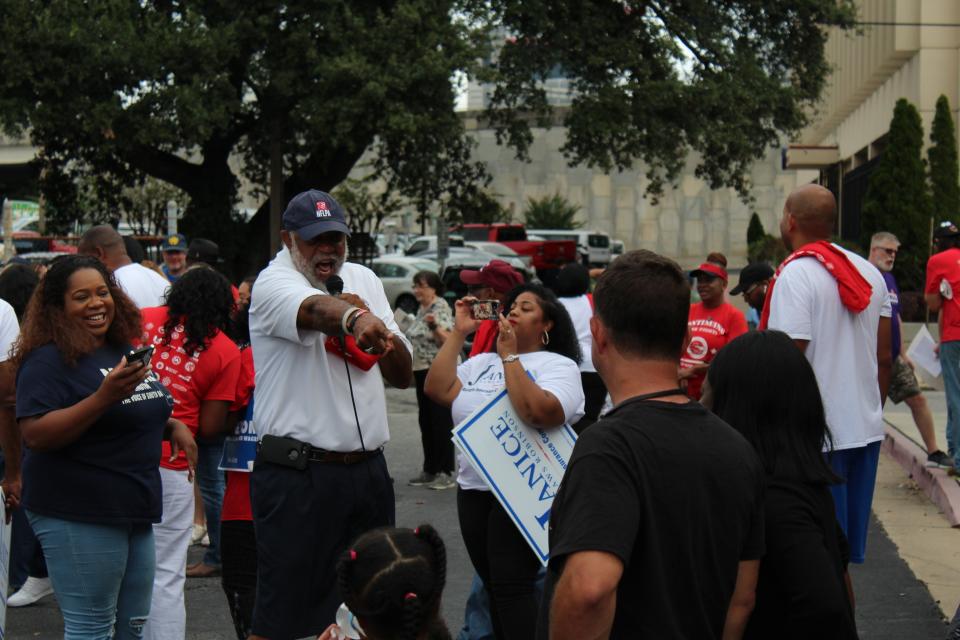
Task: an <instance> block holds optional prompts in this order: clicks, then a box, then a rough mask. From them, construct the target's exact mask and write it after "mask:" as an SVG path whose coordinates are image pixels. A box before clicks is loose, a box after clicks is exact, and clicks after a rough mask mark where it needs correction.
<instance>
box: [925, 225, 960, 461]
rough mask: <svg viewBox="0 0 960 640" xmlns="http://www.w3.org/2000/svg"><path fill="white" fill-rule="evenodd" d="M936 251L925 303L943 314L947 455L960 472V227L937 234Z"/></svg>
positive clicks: (929, 268)
mask: <svg viewBox="0 0 960 640" xmlns="http://www.w3.org/2000/svg"><path fill="white" fill-rule="evenodd" d="M933 237H934V238H935V239H936V243H937V250H938V251H939V253H935V254H933V255H932V256H930V260H928V261H927V283H926V287H924V296H923V299H924V300H925V301H926V303H927V307H928V308H929V309H930V311H939V312H940V366H941V367H942V368H943V386H944V391H945V392H946V396H947V455H949V456H950V457H951V458H953V466H954V468H955V469H960V297H958V296H960V227H957V225H955V224H953V223H952V222H949V221H944V222H941V223H940V226H938V227H937V228H936V229H935V230H934V232H933Z"/></svg>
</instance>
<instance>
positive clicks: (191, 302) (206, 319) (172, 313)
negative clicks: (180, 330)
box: [162, 267, 234, 353]
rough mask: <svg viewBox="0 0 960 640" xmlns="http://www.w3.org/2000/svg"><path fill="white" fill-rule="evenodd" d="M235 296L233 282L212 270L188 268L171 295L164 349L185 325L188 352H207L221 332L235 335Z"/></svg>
mask: <svg viewBox="0 0 960 640" xmlns="http://www.w3.org/2000/svg"><path fill="white" fill-rule="evenodd" d="M233 309H234V301H233V293H232V292H231V291H230V282H229V281H228V280H227V279H226V278H225V277H224V276H222V275H220V274H219V273H217V272H216V271H214V270H213V269H211V268H209V267H194V268H192V269H188V270H187V272H186V273H184V274H183V275H182V276H181V277H180V278H179V279H178V280H177V281H176V282H174V283H173V285H172V286H171V287H170V292H169V293H167V312H168V315H167V321H166V322H165V323H164V325H163V342H162V344H163V345H164V346H169V344H170V337H171V335H172V334H173V332H174V329H175V328H176V327H177V325H180V324H182V325H183V327H184V334H185V335H186V340H185V341H184V343H183V350H184V351H186V352H187V353H193V352H195V351H203V350H204V349H206V348H207V347H209V346H210V340H212V339H213V337H214V336H215V335H217V332H218V331H221V332H223V333H225V334H227V335H232V333H233V326H232V320H231V315H232V314H233Z"/></svg>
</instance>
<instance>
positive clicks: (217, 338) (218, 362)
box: [141, 307, 240, 470]
mask: <svg viewBox="0 0 960 640" xmlns="http://www.w3.org/2000/svg"><path fill="white" fill-rule="evenodd" d="M141 314H143V336H142V341H143V344H145V345H153V348H154V352H153V358H152V359H151V360H150V366H151V368H152V369H153V373H154V375H156V377H157V378H158V379H159V380H160V382H161V383H162V384H163V386H165V387H166V388H167V390H169V391H170V395H172V396H173V400H174V406H173V416H172V417H174V418H176V419H177V420H180V421H181V422H183V423H184V424H185V425H187V427H189V428H190V431H191V432H193V434H194V435H196V434H197V430H198V429H199V428H200V403H202V402H203V401H205V400H225V401H227V402H233V401H234V399H235V398H236V394H237V381H238V379H239V377H240V349H239V348H237V345H236V344H234V343H233V340H231V339H230V338H228V337H227V336H226V335H224V334H223V333H221V332H220V331H217V333H216V334H215V335H214V336H213V338H212V339H211V340H210V344H209V346H208V347H207V348H206V349H204V350H203V351H194V352H193V353H187V352H186V351H184V349H183V344H184V342H185V341H186V334H185V333H184V327H183V325H182V324H181V325H177V326H176V327H174V330H173V332H172V333H171V334H170V344H168V345H164V344H163V337H164V328H163V327H164V324H165V323H166V322H167V307H153V308H149V309H143V310H141ZM169 458H170V442H169V441H167V440H164V442H163V456H162V458H161V459H160V466H161V467H165V468H167V469H176V470H184V469H186V468H187V460H186V456H184V454H183V452H180V456H179V457H178V458H177V459H176V460H175V461H173V462H168V461H167V460H168V459H169Z"/></svg>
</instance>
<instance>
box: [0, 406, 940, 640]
mask: <svg viewBox="0 0 960 640" xmlns="http://www.w3.org/2000/svg"><path fill="white" fill-rule="evenodd" d="M388 398H389V409H390V420H391V422H390V424H391V429H392V435H393V441H392V442H391V443H390V445H389V447H388V449H387V457H388V461H389V465H390V469H391V472H392V474H393V475H394V477H395V478H396V492H397V520H398V524H400V525H402V526H416V525H417V524H420V523H422V522H430V523H432V524H433V525H434V526H435V527H437V529H438V530H439V531H440V532H441V534H442V535H443V537H444V539H445V540H446V541H447V548H448V553H449V562H448V565H449V576H448V579H447V589H446V591H445V593H444V604H443V614H444V617H445V619H446V620H447V622H448V624H449V626H450V628H451V631H453V632H454V633H455V632H456V629H457V628H459V626H460V624H461V623H462V621H463V603H464V602H465V601H466V597H467V593H468V592H469V588H470V580H471V578H472V575H473V571H472V569H471V567H470V561H469V559H468V558H467V554H466V550H465V549H464V547H463V543H462V541H461V539H460V534H459V527H458V525H457V517H456V504H455V492H454V491H453V490H449V491H431V490H429V489H423V488H413V487H408V486H407V485H406V481H407V479H408V478H410V477H413V476H414V475H416V473H417V472H418V471H419V465H420V463H421V453H420V439H419V431H418V429H417V423H416V399H415V396H414V393H413V391H412V390H408V391H397V390H390V391H389V392H388ZM200 554H201V549H200V548H199V547H193V548H191V561H194V560H196V559H199V556H200ZM851 573H852V575H853V580H854V585H855V589H856V592H857V626H858V628H859V630H860V635H861V637H862V638H869V639H871V640H873V639H877V640H888V639H889V640H905V639H906V640H912V639H915V638H916V639H924V640H926V639H937V640H939V639H940V638H943V636H944V634H945V633H946V626H945V624H944V622H943V621H942V620H941V616H940V614H939V610H938V609H937V606H936V603H934V601H933V599H932V598H931V597H930V593H929V592H928V591H927V588H926V587H925V586H924V585H923V584H922V583H921V582H920V581H919V580H917V579H916V577H915V576H914V575H913V574H912V573H911V572H910V569H909V568H908V567H907V565H906V563H905V562H904V561H903V560H902V559H901V558H900V557H899V556H898V554H897V549H896V547H895V546H894V545H893V544H892V543H891V542H890V540H889V538H887V536H886V535H885V534H884V532H883V530H882V528H880V526H879V524H878V523H877V522H876V521H875V520H874V522H873V523H872V527H871V532H870V542H869V549H868V561H867V564H866V565H863V566H855V567H853V569H852V571H851ZM232 629H233V628H232V625H231V623H230V618H229V613H228V612H227V607H226V601H225V599H224V596H223V593H222V591H221V590H220V584H219V580H218V579H213V578H210V579H194V580H189V581H188V582H187V638H190V639H191V640H215V639H216V640H219V639H222V640H231V639H232V638H233V637H234V634H233V630H232ZM62 630H63V626H62V619H61V617H60V614H59V610H58V609H57V606H56V602H55V601H54V599H53V598H52V597H50V598H47V599H45V600H44V601H43V602H42V603H41V604H39V605H37V606H34V607H29V608H25V609H16V610H11V611H10V612H9V613H8V621H7V637H8V638H14V639H20V638H23V639H27V638H35V639H41V640H47V639H49V640H53V639H55V638H61V637H62V634H63V631H62Z"/></svg>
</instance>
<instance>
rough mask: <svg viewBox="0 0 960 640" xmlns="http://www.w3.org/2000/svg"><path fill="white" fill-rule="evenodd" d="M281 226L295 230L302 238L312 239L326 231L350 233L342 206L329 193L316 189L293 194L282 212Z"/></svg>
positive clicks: (287, 229) (286, 229) (288, 229)
mask: <svg viewBox="0 0 960 640" xmlns="http://www.w3.org/2000/svg"><path fill="white" fill-rule="evenodd" d="M283 228H284V230H285V231H296V232H297V235H298V236H300V238H301V239H303V240H312V239H313V238H315V237H317V236H318V235H320V234H321V233H326V232H328V231H340V232H341V233H345V234H347V235H348V236H349V235H350V227H348V226H347V221H346V217H345V216H344V213H343V207H341V206H340V203H339V202H337V201H336V200H334V198H333V196H331V195H330V194H329V193H325V192H323V191H317V190H316V189H311V190H310V191H304V192H303V193H301V194H298V195H296V196H294V198H293V200H291V201H290V204H288V205H287V210H286V211H284V212H283Z"/></svg>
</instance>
